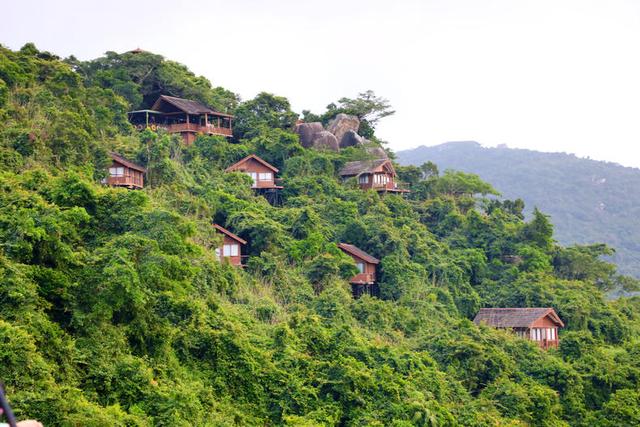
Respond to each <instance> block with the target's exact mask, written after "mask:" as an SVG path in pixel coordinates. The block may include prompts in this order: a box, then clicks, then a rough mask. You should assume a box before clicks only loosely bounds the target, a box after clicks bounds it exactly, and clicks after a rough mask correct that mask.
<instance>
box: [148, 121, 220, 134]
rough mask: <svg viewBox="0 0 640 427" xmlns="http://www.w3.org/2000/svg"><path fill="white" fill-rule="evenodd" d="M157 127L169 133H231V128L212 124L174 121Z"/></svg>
mask: <svg viewBox="0 0 640 427" xmlns="http://www.w3.org/2000/svg"><path fill="white" fill-rule="evenodd" d="M159 127H160V128H164V129H166V130H167V132H169V133H182V132H194V133H204V134H207V135H222V136H232V135H233V130H232V129H230V128H223V127H218V126H214V125H212V124H208V125H206V126H203V125H201V124H199V123H174V124H171V125H167V126H159Z"/></svg>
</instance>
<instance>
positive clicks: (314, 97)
mask: <svg viewBox="0 0 640 427" xmlns="http://www.w3.org/2000/svg"><path fill="white" fill-rule="evenodd" d="M0 10H1V12H0V44H2V45H4V46H7V47H9V48H12V49H19V48H20V47H21V46H22V45H24V44H25V43H26V42H34V43H35V44H36V46H37V47H38V48H39V49H41V50H47V51H50V52H52V53H55V54H57V55H59V56H62V57H66V56H69V55H72V54H73V55H75V56H76V57H78V58H79V59H83V60H84V59H93V58H96V57H99V56H101V55H102V54H104V52H106V51H116V52H125V51H128V50H132V49H135V48H141V49H144V50H148V51H151V52H154V53H159V54H161V55H163V56H165V57H166V58H169V59H172V60H176V61H178V62H181V63H183V64H185V65H187V66H188V67H189V68H190V69H191V70H192V71H194V72H195V73H196V74H199V75H203V76H205V77H207V78H208V79H209V80H211V82H212V83H213V84H214V85H216V86H223V87H225V88H227V89H230V90H232V91H234V92H236V93H238V94H239V95H240V96H241V97H242V99H250V98H252V97H254V96H255V95H256V94H257V93H259V92H261V91H267V92H271V93H275V94H277V95H282V96H286V97H287V98H288V99H289V100H290V101H291V104H292V107H293V109H294V110H296V111H297V112H301V111H302V110H303V109H308V110H311V111H313V112H316V113H321V112H323V111H324V109H325V107H326V105H327V104H329V103H331V102H335V101H336V100H338V99H339V98H341V97H344V96H347V97H355V96H357V94H358V93H360V92H364V91H366V90H368V89H371V90H373V91H374V92H375V93H376V94H377V95H379V96H382V97H384V98H387V99H388V100H389V101H390V103H391V105H392V106H393V107H394V109H395V111H396V113H395V114H394V115H393V116H390V117H388V118H385V119H383V121H381V122H380V124H379V126H378V129H377V135H378V136H379V137H380V138H382V139H383V140H386V141H388V143H389V146H390V147H391V148H392V149H394V150H396V151H398V150H402V149H408V148H412V147H416V146H419V145H437V144H440V143H443V142H447V141H459V140H474V141H478V142H480V143H481V144H482V145H485V146H495V145H499V144H506V145H507V146H509V147H513V148H528V149H532V150H539V151H551V152H567V153H574V154H577V155H579V156H581V157H590V158H592V159H596V160H607V161H613V162H617V163H620V164H623V165H625V166H634V167H640V49H638V44H639V42H640V0H532V1H529V0H495V1H494V0H422V1H413V0H394V1H390V0H387V1H378V0H366V1H364V0H363V1H359V0H353V1H350V0H341V1H336V0H323V1H305V0H297V1H296V0H282V1H275V0H273V1H258V0H235V1H233V0H232V1H229V0H227V1H224V2H223V1H216V0H213V1H180V0H171V1H165V0H155V1H153V2H149V1H133V0H129V1H122V0H110V1H104V0H103V1H99V2H98V1H91V0H83V1H70V0H56V1H36V0H20V1H17V0H0Z"/></svg>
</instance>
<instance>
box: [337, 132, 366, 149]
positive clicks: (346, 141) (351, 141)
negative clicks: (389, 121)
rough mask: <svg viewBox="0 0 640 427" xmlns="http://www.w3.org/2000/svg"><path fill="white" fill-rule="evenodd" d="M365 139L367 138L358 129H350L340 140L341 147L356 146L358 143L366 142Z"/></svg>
mask: <svg viewBox="0 0 640 427" xmlns="http://www.w3.org/2000/svg"><path fill="white" fill-rule="evenodd" d="M365 141H366V139H364V138H363V137H361V136H360V135H358V133H357V132H356V131H353V130H348V131H346V132H345V134H344V135H343V136H342V139H341V140H340V148H347V147H354V146H356V145H360V144H364V143H365Z"/></svg>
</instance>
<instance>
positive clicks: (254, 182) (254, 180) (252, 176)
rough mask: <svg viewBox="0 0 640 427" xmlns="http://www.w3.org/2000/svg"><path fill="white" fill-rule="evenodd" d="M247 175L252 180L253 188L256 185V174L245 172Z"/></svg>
mask: <svg viewBox="0 0 640 427" xmlns="http://www.w3.org/2000/svg"><path fill="white" fill-rule="evenodd" d="M245 173H246V174H247V175H249V176H250V177H251V179H252V180H253V185H254V186H255V185H256V184H257V183H258V173H257V172H245Z"/></svg>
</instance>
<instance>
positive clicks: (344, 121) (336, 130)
mask: <svg viewBox="0 0 640 427" xmlns="http://www.w3.org/2000/svg"><path fill="white" fill-rule="evenodd" d="M359 128H360V120H358V118H357V117H356V116H350V115H348V114H344V113H340V114H338V115H337V116H336V117H335V118H334V119H333V120H331V121H330V122H329V125H328V126H327V130H328V131H329V132H331V133H332V134H333V135H335V137H336V139H337V140H338V142H340V143H341V141H342V137H343V136H344V135H345V134H346V133H347V132H348V131H350V130H352V131H354V132H355V133H356V134H357V133H358V129H359Z"/></svg>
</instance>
